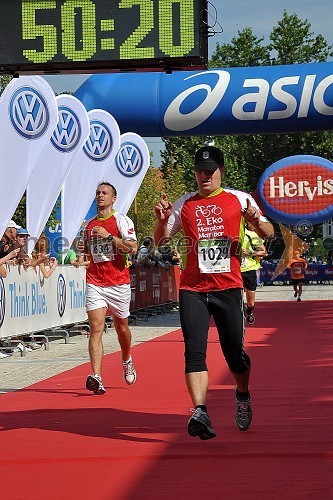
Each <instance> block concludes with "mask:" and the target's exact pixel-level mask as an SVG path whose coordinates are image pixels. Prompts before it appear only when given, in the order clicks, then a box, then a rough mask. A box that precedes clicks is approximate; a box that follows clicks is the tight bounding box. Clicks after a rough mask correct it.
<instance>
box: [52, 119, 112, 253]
mask: <svg viewBox="0 0 333 500" xmlns="http://www.w3.org/2000/svg"><path fill="white" fill-rule="evenodd" d="M88 117H89V120H90V136H89V139H88V140H87V141H86V143H85V145H84V146H83V148H81V150H80V152H79V153H78V154H77V155H76V156H75V158H74V161H73V164H72V166H71V169H70V172H69V174H68V175H67V177H66V180H65V183H64V186H63V189H62V199H61V229H62V231H61V232H62V238H63V239H65V241H66V242H67V243H68V244H69V245H71V244H72V242H73V240H74V238H75V237H76V235H77V233H78V231H79V229H80V227H81V225H82V223H83V220H84V218H85V216H86V214H87V213H88V210H89V208H90V206H91V204H92V202H93V200H94V198H95V193H96V187H97V184H98V183H99V182H101V181H103V180H105V179H104V178H105V175H106V173H107V172H108V170H109V169H110V165H112V163H113V160H114V158H115V156H116V153H117V151H118V149H119V145H120V131H119V127H118V124H117V122H116V120H115V119H114V118H113V116H111V115H110V114H109V113H107V112H106V111H103V110H102V109H93V110H91V111H89V113H88Z"/></svg>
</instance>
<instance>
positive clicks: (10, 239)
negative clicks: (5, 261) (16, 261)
mask: <svg viewBox="0 0 333 500" xmlns="http://www.w3.org/2000/svg"><path fill="white" fill-rule="evenodd" d="M20 227H21V226H19V225H18V224H16V222H14V221H13V220H11V221H9V223H8V226H7V229H6V231H5V232H4V234H3V236H2V238H1V243H0V258H1V257H4V256H5V255H7V254H8V253H9V252H11V251H12V250H14V243H15V240H16V235H17V230H18V229H20Z"/></svg>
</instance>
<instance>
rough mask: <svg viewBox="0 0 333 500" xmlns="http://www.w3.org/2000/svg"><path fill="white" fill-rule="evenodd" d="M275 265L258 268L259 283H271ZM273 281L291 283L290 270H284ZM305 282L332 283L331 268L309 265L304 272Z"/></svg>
mask: <svg viewBox="0 0 333 500" xmlns="http://www.w3.org/2000/svg"><path fill="white" fill-rule="evenodd" d="M275 268H276V266H275V265H273V264H272V265H270V264H265V265H263V267H262V268H260V281H261V282H263V283H271V282H272V277H273V275H274V272H275ZM274 281H291V276H290V269H285V270H284V271H283V272H282V273H281V274H279V275H278V276H276V278H274ZM305 281H333V266H330V265H317V264H309V265H308V268H307V269H306V270H305Z"/></svg>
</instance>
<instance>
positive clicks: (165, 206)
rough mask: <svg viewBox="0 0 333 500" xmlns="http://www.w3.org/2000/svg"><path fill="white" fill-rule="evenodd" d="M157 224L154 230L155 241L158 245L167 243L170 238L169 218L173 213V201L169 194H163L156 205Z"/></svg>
mask: <svg viewBox="0 0 333 500" xmlns="http://www.w3.org/2000/svg"><path fill="white" fill-rule="evenodd" d="M154 211H155V217H156V219H157V220H156V224H155V227H154V230H153V236H154V241H155V244H156V245H161V244H162V243H163V244H165V243H166V240H168V239H169V237H170V234H169V231H168V227H167V226H168V220H169V217H170V215H171V213H172V203H171V202H170V201H169V200H168V198H167V195H166V194H163V195H162V198H161V200H160V201H159V202H158V203H157V205H156V206H155V209H154Z"/></svg>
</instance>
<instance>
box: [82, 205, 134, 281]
mask: <svg viewBox="0 0 333 500" xmlns="http://www.w3.org/2000/svg"><path fill="white" fill-rule="evenodd" d="M94 226H101V227H104V228H105V229H106V230H107V232H108V233H110V234H113V236H116V237H117V238H125V239H129V240H134V241H136V235H135V230H134V224H133V222H132V220H131V219H130V218H129V217H127V216H126V215H123V214H120V213H119V212H114V213H113V214H112V215H110V217H108V218H106V219H98V217H95V218H93V219H90V221H89V222H88V223H87V225H86V227H85V230H84V238H85V241H86V244H87V245H88V247H89V255H90V265H89V267H88V269H87V277H86V279H87V283H89V284H93V285H97V286H103V287H108V286H115V285H124V284H128V283H130V275H129V269H128V266H127V257H126V255H124V254H121V253H117V252H116V251H115V248H114V246H113V245H112V243H111V242H108V241H107V240H106V239H98V240H96V238H92V233H91V231H92V228H93V227H94Z"/></svg>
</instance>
